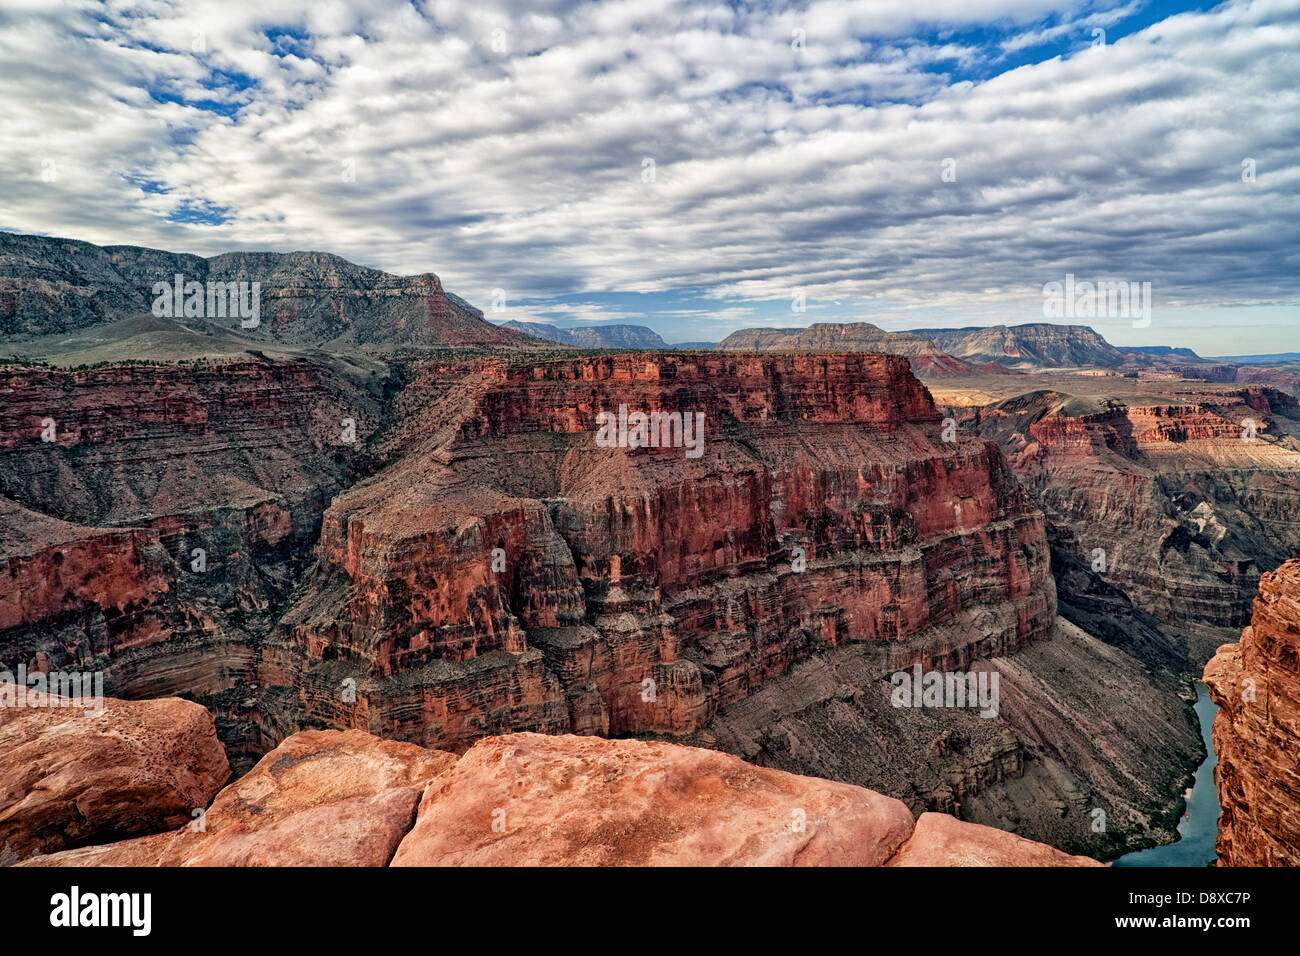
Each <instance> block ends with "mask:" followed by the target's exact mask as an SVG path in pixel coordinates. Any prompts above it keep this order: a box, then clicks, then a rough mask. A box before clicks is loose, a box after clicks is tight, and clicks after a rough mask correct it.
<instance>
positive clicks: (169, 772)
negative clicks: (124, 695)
mask: <svg viewBox="0 0 1300 956" xmlns="http://www.w3.org/2000/svg"><path fill="white" fill-rule="evenodd" d="M15 690H26V691H27V697H26V702H27V704H28V705H27V706H0V859H3V861H4V862H8V863H13V862H17V861H18V860H20V859H24V858H27V857H30V856H32V855H33V854H35V853H48V852H50V851H54V850H62V849H64V848H66V847H75V846H79V845H81V844H85V843H92V842H95V841H106V840H117V839H121V838H122V837H125V836H131V835H133V834H138V833H149V832H152V831H157V830H163V829H167V828H169V827H175V826H177V825H179V824H181V823H183V822H186V821H188V820H190V819H191V814H192V812H193V811H194V810H196V809H202V808H203V807H206V806H207V805H208V802H209V801H210V800H211V799H212V796H213V794H215V793H216V792H217V790H218V788H219V787H220V786H221V784H223V783H224V782H225V781H226V778H227V777H229V776H230V765H229V764H228V763H227V761H226V754H225V751H224V750H223V749H222V747H221V744H220V742H218V740H217V733H216V727H215V725H214V723H213V720H212V715H211V714H209V713H208V711H207V710H205V709H204V708H203V707H201V706H199V705H198V704H195V703H191V702H190V701H185V700H179V699H177V698H174V697H168V698H163V699H160V700H141V701H125V700H114V699H112V698H104V699H103V707H102V710H101V709H99V708H95V707H83V706H80V705H73V702H72V701H70V700H68V699H66V698H62V697H57V696H55V697H51V696H49V695H45V694H40V693H38V692H36V691H34V690H31V689H29V688H15V685H12V684H9V685H5V686H4V688H0V696H4V697H9V695H11V694H12V693H13V692H14V691H15ZM10 699H12V698H10ZM32 704H35V705H36V706H31V705H32ZM53 704H58V705H59V706H51V705H53ZM97 710H98V713H96V711H97Z"/></svg>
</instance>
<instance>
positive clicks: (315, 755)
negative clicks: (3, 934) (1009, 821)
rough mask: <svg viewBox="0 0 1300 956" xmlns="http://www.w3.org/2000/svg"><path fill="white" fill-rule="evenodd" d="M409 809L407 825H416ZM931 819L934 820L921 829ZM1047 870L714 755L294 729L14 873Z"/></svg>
mask: <svg viewBox="0 0 1300 956" xmlns="http://www.w3.org/2000/svg"><path fill="white" fill-rule="evenodd" d="M417 807H418V816H417ZM929 817H938V818H939V819H937V820H928V819H927V818H929ZM389 863H391V864H392V865H394V866H461V865H471V866H472V865H488V866H617V865H670V866H671V865H690V866H724V865H730V866H736V865H759V866H819V865H820V866H836V865H849V866H880V865H884V864H891V865H945V866H967V865H981V866H1015V865H1031V866H1043V865H1049V866H1060V865H1065V866H1069V865H1087V864H1093V863H1094V861H1092V860H1088V859H1086V858H1084V857H1070V856H1066V855H1065V854H1063V853H1060V852H1059V851H1057V850H1054V849H1052V848H1050V847H1046V846H1043V845H1041V844H1036V843H1033V842H1031V841H1029V840H1024V839H1021V838H1020V837H1016V836H1013V835H1012V834H1009V833H1003V832H1001V831H999V830H993V829H990V828H988V827H982V826H976V825H974V824H969V823H961V822H958V821H956V820H952V819H951V818H948V817H943V816H942V815H939V814H926V815H924V816H923V817H922V822H921V824H920V825H914V823H913V821H912V815H911V813H909V812H908V810H907V807H906V806H905V805H904V804H903V803H901V802H900V801H898V800H895V799H893V798H891V797H886V796H882V795H881V794H878V793H875V792H874V791H871V790H866V789H863V788H861V787H853V786H850V785H848V784H841V783H834V782H831V781H826V780H820V779H816V778H812V777H800V776H797V775H795V774H789V773H784V772H781V771H778V770H771V769H768V768H763V767H755V766H753V765H751V764H747V763H745V762H744V761H743V760H740V759H739V758H738V757H734V756H731V755H729V754H724V753H719V752H715V751H711V750H700V749H696V748H693V747H681V746H677V745H675V744H666V743H657V742H647V741H638V740H605V739H602V738H597V737H575V736H562V737H553V736H547V735H544V734H531V733H524V734H510V735H507V736H504V737H492V738H487V739H485V740H482V741H480V742H479V743H478V744H476V745H475V746H474V747H472V748H471V749H470V750H469V751H468V752H467V753H466V754H465V755H464V756H462V757H460V758H457V757H456V756H454V755H452V754H448V753H441V752H439V751H432V750H426V749H424V748H422V747H418V746H415V745H414V744H408V743H399V742H395V741H386V740H381V739H379V738H377V737H372V736H370V735H369V734H366V733H364V732H362V731H357V730H351V731H336V730H322V731H316V730H314V731H304V732H302V733H299V734H295V735H294V736H292V737H290V738H289V739H287V740H285V741H284V743H282V744H281V745H280V746H279V747H277V748H276V749H275V750H273V751H272V752H271V753H269V754H267V755H266V756H265V757H264V758H263V759H262V760H261V761H260V762H259V763H258V764H257V766H256V767H254V768H253V770H252V771H251V772H250V773H248V774H247V775H246V776H245V777H243V778H241V779H240V780H238V781H236V782H235V783H232V784H231V785H230V786H228V787H226V788H225V789H224V790H222V791H221V793H219V794H218V795H217V798H216V799H215V800H214V801H213V803H212V806H211V807H210V808H209V809H208V810H207V812H206V814H204V815H203V816H202V817H201V818H200V819H199V820H197V821H192V822H191V823H190V824H188V825H185V826H182V827H179V828H178V829H176V830H173V831H171V832H167V833H156V834H152V835H149V836H144V837H140V838H137V839H133V840H125V841H122V842H119V843H112V844H108V845H105V846H86V847H80V848H77V849H72V850H67V851H65V852H61V853H53V854H50V855H47V856H40V857H36V858H34V859H31V860H28V861H25V862H24V863H23V864H21V865H24V866H384V865H387V864H389Z"/></svg>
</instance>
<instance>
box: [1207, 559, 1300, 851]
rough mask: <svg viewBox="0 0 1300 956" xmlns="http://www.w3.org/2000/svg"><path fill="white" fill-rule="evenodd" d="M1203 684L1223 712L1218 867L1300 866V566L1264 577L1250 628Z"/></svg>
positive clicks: (1218, 731)
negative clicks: (1299, 754) (1298, 756)
mask: <svg viewBox="0 0 1300 956" xmlns="http://www.w3.org/2000/svg"><path fill="white" fill-rule="evenodd" d="M1205 683H1206V686H1207V687H1209V689H1210V696H1211V697H1212V698H1213V700H1214V702H1215V703H1216V704H1217V705H1218V706H1219V712H1218V715H1217V716H1216V717H1215V720H1214V751H1215V753H1216V754H1217V755H1218V765H1217V766H1216V767H1215V771H1214V778H1215V783H1216V785H1217V786H1218V791H1219V807H1220V814H1219V839H1218V845H1217V849H1218V861H1219V865H1220V866H1297V865H1300V759H1298V758H1297V754H1298V753H1300V561H1291V562H1288V563H1287V564H1284V565H1283V566H1282V567H1280V568H1278V569H1277V570H1276V571H1273V572H1272V573H1270V574H1266V575H1264V577H1263V578H1262V580H1261V581H1260V587H1259V596H1258V597H1257V598H1256V599H1255V608H1254V616H1253V617H1252V619H1251V623H1250V626H1249V627H1247V628H1245V630H1244V631H1242V635H1241V641H1240V642H1239V643H1237V644H1225V645H1224V646H1223V647H1220V648H1219V651H1218V653H1217V654H1216V655H1215V656H1214V659H1213V660H1211V661H1210V663H1209V664H1208V665H1207V666H1206V668H1205Z"/></svg>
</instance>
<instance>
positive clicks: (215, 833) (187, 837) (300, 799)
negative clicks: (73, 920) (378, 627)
mask: <svg viewBox="0 0 1300 956" xmlns="http://www.w3.org/2000/svg"><path fill="white" fill-rule="evenodd" d="M455 762H456V758H455V756H454V755H452V754H448V753H442V752H440V751H437V750H426V749H425V748H423V747H417V746H416V745H415V744H407V743H400V742H398V741H392V740H380V739H379V738H378V737H372V736H371V735H370V734H367V733H364V732H362V731H359V730H349V731H339V730H306V731H303V732H302V733H298V734H294V735H293V736H292V737H290V738H289V739H288V740H286V741H284V742H283V743H282V744H280V746H279V747H277V748H275V750H273V751H271V752H270V753H269V754H267V755H266V756H265V757H263V758H262V759H261V760H260V761H259V762H258V763H257V766H255V767H254V768H253V769H252V770H251V771H249V772H248V774H246V775H245V776H243V777H241V778H240V779H239V780H237V781H235V782H234V783H232V784H231V785H230V786H228V787H226V788H225V789H224V790H222V791H221V792H220V793H219V794H218V795H217V798H216V799H215V800H214V801H213V802H212V806H211V807H209V808H208V810H207V812H206V813H205V814H204V815H203V817H202V819H201V820H199V821H192V822H191V823H190V824H189V825H188V826H185V827H182V828H181V829H179V830H177V831H175V832H172V833H162V834H156V835H154V836H149V837H143V838H141V839H138V840H128V841H125V842H123V843H116V844H111V845H109V846H104V847H86V848H83V849H81V850H74V851H70V852H68V853H61V854H57V855H54V856H48V857H43V858H40V859H38V860H36V861H33V862H34V863H35V864H37V865H73V866H384V865H386V864H387V863H388V861H389V860H390V859H391V858H392V856H393V851H394V850H395V849H396V848H397V844H398V842H399V841H400V840H401V839H402V837H403V836H405V835H406V833H407V831H408V830H410V829H411V826H412V824H413V823H414V822H415V810H416V807H417V806H418V805H419V802H420V797H421V794H422V793H423V792H424V790H425V786H426V785H427V784H428V783H429V781H431V780H432V779H433V778H435V777H436V776H437V775H438V774H439V773H441V772H442V771H443V770H445V769H447V768H448V767H450V766H451V765H452V764H454V763H455Z"/></svg>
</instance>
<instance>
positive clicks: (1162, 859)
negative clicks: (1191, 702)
mask: <svg viewBox="0 0 1300 956" xmlns="http://www.w3.org/2000/svg"><path fill="white" fill-rule="evenodd" d="M1218 710H1219V708H1218V707H1216V706H1215V705H1214V701H1212V700H1210V693H1209V691H1207V690H1206V689H1205V685H1204V684H1200V683H1198V684H1197V685H1196V717H1197V719H1198V720H1199V721H1200V722H1201V739H1202V740H1204V741H1205V751H1206V753H1207V754H1208V756H1207V757H1206V758H1205V760H1204V762H1202V764H1201V765H1200V766H1199V767H1197V768H1196V777H1195V780H1194V782H1193V783H1192V795H1191V796H1190V797H1188V798H1187V812H1186V813H1185V814H1184V815H1183V819H1182V820H1181V821H1180V822H1179V824H1178V840H1177V842H1175V843H1169V844H1167V845H1165V846H1155V847H1152V848H1151V849H1149V850H1137V851H1135V852H1133V853H1125V854H1124V855H1123V856H1121V857H1120V858H1119V859H1118V860H1116V861H1115V862H1114V864H1113V865H1114V866H1205V864H1207V863H1209V862H1210V861H1211V860H1213V859H1214V858H1215V856H1214V840H1215V837H1216V836H1217V835H1218V832H1219V794H1218V791H1216V790H1215V789H1214V765H1215V763H1216V759H1215V756H1214V743H1213V741H1211V740H1210V728H1211V727H1212V726H1213V725H1214V715H1215V714H1216V713H1217V712H1218Z"/></svg>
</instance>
